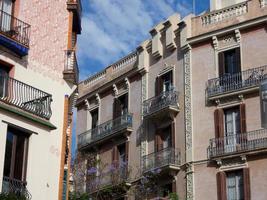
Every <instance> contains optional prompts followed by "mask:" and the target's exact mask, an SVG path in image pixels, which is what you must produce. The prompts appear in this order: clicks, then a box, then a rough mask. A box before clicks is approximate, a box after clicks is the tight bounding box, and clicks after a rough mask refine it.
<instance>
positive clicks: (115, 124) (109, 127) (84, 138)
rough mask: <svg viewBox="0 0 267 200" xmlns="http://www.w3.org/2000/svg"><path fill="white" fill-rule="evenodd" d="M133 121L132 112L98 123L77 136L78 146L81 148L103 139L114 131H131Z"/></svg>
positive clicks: (110, 135)
mask: <svg viewBox="0 0 267 200" xmlns="http://www.w3.org/2000/svg"><path fill="white" fill-rule="evenodd" d="M132 123H133V115H132V114H129V113H127V114H124V115H122V116H120V117H118V118H116V119H114V120H110V121H107V122H105V123H103V124H100V125H98V126H97V127H96V128H94V129H91V130H88V131H86V132H84V133H82V134H80V135H79V136H78V147H79V148H83V147H86V146H90V145H93V144H96V143H99V142H101V141H105V140H106V139H109V138H110V137H112V136H114V135H116V133H122V132H127V131H131V129H132Z"/></svg>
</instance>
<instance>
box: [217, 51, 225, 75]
mask: <svg viewBox="0 0 267 200" xmlns="http://www.w3.org/2000/svg"><path fill="white" fill-rule="evenodd" d="M218 59H219V66H218V67H219V76H223V75H224V73H225V62H224V52H220V53H219V54H218Z"/></svg>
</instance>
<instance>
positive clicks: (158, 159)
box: [141, 148, 181, 172]
mask: <svg viewBox="0 0 267 200" xmlns="http://www.w3.org/2000/svg"><path fill="white" fill-rule="evenodd" d="M180 158H181V156H180V151H179V150H178V149H175V148H166V149H163V150H161V151H158V152H154V153H151V154H148V155H146V156H143V158H142V161H141V167H142V171H143V172H147V171H152V170H155V169H159V168H162V167H165V166H168V165H175V166H178V165H180Z"/></svg>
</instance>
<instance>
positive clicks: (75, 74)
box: [63, 50, 79, 83]
mask: <svg viewBox="0 0 267 200" xmlns="http://www.w3.org/2000/svg"><path fill="white" fill-rule="evenodd" d="M63 75H64V79H65V80H68V81H71V82H74V83H78V81H79V67H78V62H77V57H76V51H75V50H66V51H65V66H64V72H63Z"/></svg>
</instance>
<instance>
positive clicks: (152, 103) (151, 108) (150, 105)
mask: <svg viewBox="0 0 267 200" xmlns="http://www.w3.org/2000/svg"><path fill="white" fill-rule="evenodd" d="M168 106H173V107H177V108H178V92H177V91H174V90H170V91H165V92H162V93H161V94H160V95H159V96H156V97H152V98H150V99H148V100H146V101H144V102H143V110H144V116H147V115H150V114H152V113H154V112H157V111H159V110H161V109H163V108H165V107H168Z"/></svg>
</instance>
